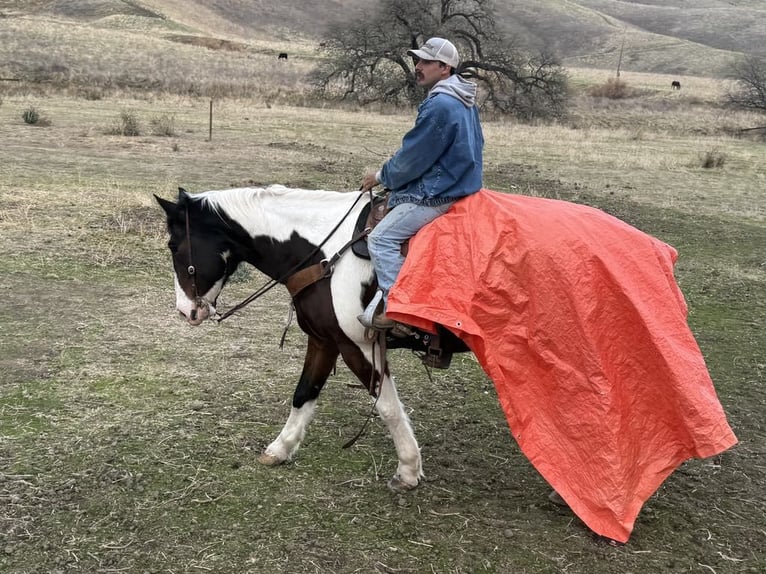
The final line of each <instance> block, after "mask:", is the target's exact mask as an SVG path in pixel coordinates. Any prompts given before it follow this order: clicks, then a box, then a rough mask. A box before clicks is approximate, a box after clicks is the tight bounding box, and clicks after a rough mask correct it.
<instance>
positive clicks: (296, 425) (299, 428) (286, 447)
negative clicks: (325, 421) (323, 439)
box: [262, 400, 316, 464]
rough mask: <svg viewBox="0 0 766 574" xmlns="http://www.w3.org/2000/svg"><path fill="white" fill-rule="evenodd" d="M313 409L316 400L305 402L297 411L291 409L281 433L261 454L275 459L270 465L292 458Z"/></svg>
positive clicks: (312, 413) (311, 416)
mask: <svg viewBox="0 0 766 574" xmlns="http://www.w3.org/2000/svg"><path fill="white" fill-rule="evenodd" d="M315 409H316V400H313V401H308V402H306V403H305V404H304V405H303V406H302V407H301V408H299V409H296V408H295V407H293V408H292V410H291V411H290V416H289V417H288V418H287V422H286V423H285V426H284V427H283V428H282V432H280V433H279V436H278V437H277V438H276V439H275V440H274V442H272V443H271V444H270V445H269V446H267V447H266V450H265V451H264V452H263V454H264V455H266V456H267V457H271V458H273V459H276V460H274V461H272V464H278V463H280V462H284V461H286V460H289V459H290V458H292V456H293V455H294V454H295V451H297V450H298V447H299V446H300V444H301V441H302V440H303V437H304V436H306V428H307V427H308V426H309V423H310V422H311V419H313V418H314V411H315ZM262 462H266V461H262Z"/></svg>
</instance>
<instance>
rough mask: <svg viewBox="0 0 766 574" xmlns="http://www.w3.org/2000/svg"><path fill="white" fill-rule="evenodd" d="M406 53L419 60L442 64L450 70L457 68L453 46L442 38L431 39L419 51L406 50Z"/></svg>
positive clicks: (458, 58)
mask: <svg viewBox="0 0 766 574" xmlns="http://www.w3.org/2000/svg"><path fill="white" fill-rule="evenodd" d="M407 53H408V54H409V55H410V56H414V57H416V58H420V59H421V60H437V61H439V62H444V63H445V64H447V65H448V66H450V67H452V68H457V65H458V64H459V63H460V56H459V55H458V53H457V48H455V44H453V43H452V42H450V41H449V40H445V39H444V38H431V39H430V40H428V42H426V43H425V44H423V45H422V46H421V47H420V50H407Z"/></svg>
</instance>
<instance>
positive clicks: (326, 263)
mask: <svg viewBox="0 0 766 574" xmlns="http://www.w3.org/2000/svg"><path fill="white" fill-rule="evenodd" d="M364 195H365V192H362V193H360V194H359V197H357V198H356V199H355V200H354V203H352V204H351V207H349V208H348V211H346V213H345V214H344V215H343V217H341V219H340V221H338V223H337V224H336V225H335V227H333V228H332V230H331V231H330V233H328V234H327V236H326V237H325V238H324V239H323V240H322V242H321V243H320V244H319V245H317V247H316V248H315V249H314V250H313V251H312V252H311V253H309V254H308V255H307V256H306V257H305V258H304V259H303V260H302V261H300V263H298V264H296V265H294V266H293V267H292V268H291V269H290V270H289V271H287V272H286V273H284V274H283V275H282V276H281V277H279V278H278V279H270V280H269V281H267V282H266V283H264V284H263V285H262V286H261V287H260V288H259V289H257V290H256V291H255V292H254V293H252V294H251V295H250V296H248V297H247V298H246V299H244V300H243V301H241V302H240V303H237V304H236V305H235V306H234V307H232V308H231V309H229V310H228V311H226V313H224V314H223V315H220V316H219V317H217V319H216V320H217V321H218V322H219V323H220V322H221V321H223V320H224V319H227V318H228V317H231V316H232V315H233V314H234V313H236V312H237V311H239V310H240V309H242V308H244V307H246V306H247V305H249V304H250V303H252V302H253V301H255V300H256V299H258V298H259V297H260V296H262V295H264V294H265V293H267V292H268V291H270V290H271V289H272V288H274V287H275V286H276V285H279V284H280V283H285V282H286V281H287V280H288V279H289V278H290V277H291V276H293V275H294V274H295V273H296V272H298V271H299V270H300V269H302V268H303V266H304V265H306V263H308V262H309V261H311V259H313V257H314V256H315V255H316V254H317V253H319V252H320V251H321V249H322V247H323V246H324V244H325V243H327V242H328V241H329V240H330V238H331V237H332V236H333V235H334V234H335V232H336V231H338V228H339V227H340V226H341V225H342V224H343V222H344V221H345V220H346V219H347V218H348V216H349V215H350V214H351V212H352V211H353V210H354V207H356V204H357V203H359V200H360V199H362V197H364ZM370 200H371V201H372V192H370ZM367 233H369V230H368V229H365V230H364V231H363V232H360V233H357V234H355V235H354V237H352V238H351V240H350V241H349V242H348V243H346V244H345V245H344V246H343V247H341V249H340V250H339V251H338V252H337V253H336V254H335V255H333V256H332V257H331V258H330V259H329V260H327V259H324V260H322V262H321V263H319V264H318V265H321V266H322V274H321V276H322V277H328V276H329V275H330V274H331V273H332V269H333V267H334V265H335V263H336V262H337V261H338V259H340V256H341V255H342V254H343V253H344V252H345V251H346V250H347V249H348V248H349V247H351V245H352V244H354V243H356V242H357V241H359V240H360V239H362V238H363V237H364V236H365V235H367ZM186 238H187V241H188V254H189V266H188V268H187V269H186V271H187V273H188V274H189V277H190V278H191V280H192V292H193V295H194V302H195V304H196V305H197V306H200V305H201V304H208V306H209V303H208V302H207V301H206V300H205V299H204V298H203V297H200V296H199V294H198V293H197V281H196V268H195V267H194V260H193V259H192V241H191V230H190V225H189V209H188V207H187V209H186Z"/></svg>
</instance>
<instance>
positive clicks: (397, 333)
mask: <svg viewBox="0 0 766 574" xmlns="http://www.w3.org/2000/svg"><path fill="white" fill-rule="evenodd" d="M389 211H390V208H389V207H388V201H387V199H386V197H385V196H382V197H381V196H373V199H372V201H371V202H370V203H368V204H367V205H365V206H364V208H363V209H362V211H361V212H360V213H359V217H358V218H357V220H356V225H355V227H354V236H355V237H356V236H358V235H360V234H362V233H363V232H364V231H365V230H367V231H368V233H369V231H372V230H373V229H374V228H375V226H376V225H377V224H378V223H380V222H381V220H382V219H383V218H384V217H385V216H386V214H387V213H388V212H389ZM409 246H410V242H409V239H408V240H407V241H405V242H404V243H402V247H401V253H402V256H403V257H407V253H408V251H409ZM351 251H352V252H353V253H354V255H356V256H357V257H361V258H362V259H370V251H369V249H368V247H367V234H364V240H363V241H361V240H360V241H356V242H354V243H353V244H352V245H351ZM390 333H391V336H393V337H394V338H396V339H402V338H406V337H419V338H422V341H423V344H424V347H425V353H426V354H425V355H424V356H423V359H422V360H423V364H424V365H426V366H427V367H430V368H433V369H446V368H448V367H449V365H450V362H451V361H452V353H451V352H446V351H444V350H443V349H442V348H441V337H440V334H439V332H438V330H437V332H436V333H435V334H434V333H421V332H417V333H416V331H415V330H414V329H412V328H411V327H409V326H408V325H403V324H401V323H397V324H396V326H394V328H393V329H391V330H390Z"/></svg>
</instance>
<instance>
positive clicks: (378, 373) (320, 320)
mask: <svg viewBox="0 0 766 574" xmlns="http://www.w3.org/2000/svg"><path fill="white" fill-rule="evenodd" d="M155 197H156V196H155ZM156 199H157V201H158V202H159V204H160V205H161V206H162V208H163V209H164V211H165V214H166V215H167V228H168V233H169V235H170V240H169V242H168V247H169V248H170V251H171V253H172V257H173V267H174V271H175V292H176V308H177V309H178V311H179V312H180V313H181V315H183V317H185V318H186V320H187V321H188V322H189V323H190V324H191V325H199V324H201V323H202V322H203V321H205V320H206V319H212V318H215V317H216V315H217V311H216V308H215V306H216V301H217V299H218V296H219V295H220V293H221V291H222V289H223V288H224V285H225V284H226V282H227V280H228V279H229V277H231V275H232V273H234V271H235V270H236V269H237V266H238V265H239V264H240V263H242V262H247V263H249V264H251V265H253V266H254V267H256V268H257V269H258V270H260V271H261V272H262V273H264V274H266V275H268V276H269V277H271V279H272V280H275V281H278V282H280V283H283V284H285V285H286V286H288V287H289V285H290V282H291V280H292V279H293V278H294V277H296V274H299V273H300V272H302V271H303V270H304V269H307V268H309V267H314V268H316V266H317V264H322V262H326V261H328V260H329V261H331V262H332V263H331V269H329V271H331V272H330V273H327V274H325V275H323V276H322V277H321V279H319V280H318V281H316V282H313V283H311V284H309V285H308V286H305V287H303V288H302V289H301V290H300V291H299V292H297V293H292V295H293V305H294V307H295V312H296V317H297V321H298V325H299V326H300V327H301V329H302V330H303V331H304V332H305V333H306V334H307V335H308V348H307V350H306V357H305V361H304V364H303V371H302V373H301V376H300V379H299V381H298V385H297V387H296V389H295V392H294V394H293V400H292V408H291V411H290V415H289V417H288V419H287V422H286V423H285V426H284V428H283V429H282V431H281V432H280V433H279V435H278V436H277V438H276V439H275V440H274V441H273V442H272V443H271V444H269V445H268V446H267V447H266V449H265V450H264V452H263V453H261V455H260V456H259V458H258V460H259V462H261V463H263V464H266V465H277V464H281V463H283V462H285V461H287V460H289V459H290V458H291V457H292V456H293V455H294V454H295V452H296V450H297V449H298V447H299V446H300V443H301V441H302V440H303V438H304V436H305V433H306V429H307V427H308V425H309V423H310V422H311V419H312V417H313V415H314V411H315V407H316V403H317V399H318V397H319V394H320V392H321V390H322V387H323V386H324V384H325V382H326V381H327V378H328V376H329V375H330V373H331V371H332V370H333V368H334V366H335V363H336V360H337V358H338V356H339V355H340V356H341V357H342V358H343V361H344V362H345V363H346V365H348V367H349V369H351V371H352V372H353V373H354V374H355V375H356V376H357V377H358V378H359V380H360V381H361V382H362V384H363V385H365V386H366V387H367V388H368V390H370V392H371V394H373V395H376V396H377V399H376V402H375V408H376V409H377V411H378V414H379V415H380V418H381V419H382V420H383V421H384V423H385V425H386V427H387V428H388V430H389V432H390V434H391V437H392V438H393V442H394V446H395V448H396V453H397V456H398V460H399V463H398V467H397V470H396V473H395V474H394V476H393V478H392V479H391V480H390V481H389V483H388V486H389V488H391V489H392V490H394V491H397V492H398V491H405V490H409V489H412V488H414V487H416V486H417V485H418V483H419V481H420V479H421V478H422V477H423V470H422V466H421V456H420V449H419V447H418V443H417V441H416V439H415V436H414V434H413V431H412V426H411V424H410V421H409V418H408V417H407V414H406V413H405V411H404V408H403V406H402V403H401V401H400V400H399V397H398V394H397V391H396V386H395V384H394V381H393V379H392V378H391V374H390V372H389V369H388V363H387V362H385V361H381V360H380V358H379V357H378V359H377V360H376V349H375V348H374V346H373V342H371V341H370V340H368V338H367V337H366V336H365V327H364V326H362V324H361V323H360V322H359V321H358V319H357V316H358V315H360V314H362V312H363V311H364V309H365V307H366V306H367V305H368V303H369V302H370V301H371V300H372V299H373V296H374V294H375V292H376V289H377V282H376V280H375V274H374V270H373V267H372V265H371V263H370V261H369V260H366V259H364V258H361V257H358V256H357V255H355V254H354V253H353V252H352V251H351V250H345V251H344V250H343V247H344V246H345V245H346V244H347V243H348V242H349V240H351V238H352V237H353V236H354V230H355V228H356V222H357V219H358V218H359V215H360V213H361V212H362V210H363V209H364V207H365V206H366V205H367V204H369V202H370V198H369V196H368V195H367V194H362V193H361V192H360V193H341V192H333V191H310V190H303V189H288V188H285V187H283V186H271V187H267V188H239V189H227V190H220V191H207V192H203V193H199V194H188V193H187V192H186V191H184V190H183V189H179V194H178V200H177V202H175V203H174V202H172V201H168V200H165V199H162V198H160V197H157V198H156ZM337 254H340V255H339V256H337ZM333 255H336V257H333ZM444 335H445V336H444V337H442V339H443V343H442V345H443V346H444V347H445V350H449V351H450V352H460V351H466V350H467V347H465V345H464V344H462V342H461V341H460V340H459V339H457V338H456V337H455V336H454V335H451V334H450V333H449V332H447V331H444ZM387 339H388V345H387V346H388V347H389V348H403V347H406V348H413V349H418V348H419V349H420V350H422V345H423V342H422V341H423V339H422V337H417V334H416V336H413V337H404V338H399V337H391V336H389V337H387ZM447 348H448V349H447Z"/></svg>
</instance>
